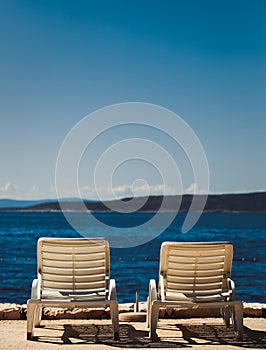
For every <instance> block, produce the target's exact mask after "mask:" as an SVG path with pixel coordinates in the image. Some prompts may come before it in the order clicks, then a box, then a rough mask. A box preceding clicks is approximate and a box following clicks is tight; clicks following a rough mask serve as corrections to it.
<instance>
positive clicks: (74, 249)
mask: <svg viewBox="0 0 266 350" xmlns="http://www.w3.org/2000/svg"><path fill="white" fill-rule="evenodd" d="M42 252H44V253H56V254H71V253H75V254H91V253H102V252H105V246H103V245H102V246H99V245H91V246H83V245H82V246H58V245H45V244H44V245H43V246H42Z"/></svg>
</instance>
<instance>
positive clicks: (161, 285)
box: [158, 274, 165, 300]
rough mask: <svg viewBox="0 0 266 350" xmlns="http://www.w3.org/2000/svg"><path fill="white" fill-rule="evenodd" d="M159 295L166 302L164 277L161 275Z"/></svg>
mask: <svg viewBox="0 0 266 350" xmlns="http://www.w3.org/2000/svg"><path fill="white" fill-rule="evenodd" d="M158 293H159V295H160V297H161V299H162V300H164V299H165V294H164V277H163V275H161V274H160V275H159V285H158Z"/></svg>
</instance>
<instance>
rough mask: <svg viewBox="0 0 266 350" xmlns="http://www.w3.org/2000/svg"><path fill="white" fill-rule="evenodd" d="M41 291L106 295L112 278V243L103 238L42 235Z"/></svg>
mask: <svg viewBox="0 0 266 350" xmlns="http://www.w3.org/2000/svg"><path fill="white" fill-rule="evenodd" d="M37 249H38V251H37V254H38V273H39V275H41V276H40V277H41V292H42V294H43V295H45V294H49V293H50V294H51V293H54V294H55V293H57V292H58V293H61V294H63V295H64V294H66V295H67V294H75V295H79V294H80V295H82V294H83V295H86V294H87V295H88V294H95V295H96V296H101V297H103V296H105V295H106V292H107V290H108V288H109V279H110V250H109V244H108V242H107V241H106V240H103V239H86V238H80V239H79V238H77V239H76V238H40V239H39V241H38V248H37Z"/></svg>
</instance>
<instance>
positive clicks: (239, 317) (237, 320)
mask: <svg viewBox="0 0 266 350" xmlns="http://www.w3.org/2000/svg"><path fill="white" fill-rule="evenodd" d="M234 327H235V332H236V337H237V339H239V340H242V339H243V304H242V303H235V305H234Z"/></svg>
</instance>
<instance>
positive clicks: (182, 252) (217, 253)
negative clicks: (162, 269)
mask: <svg viewBox="0 0 266 350" xmlns="http://www.w3.org/2000/svg"><path fill="white" fill-rule="evenodd" d="M168 254H169V255H175V256H183V257H189V256H191V257H199V256H206V257H212V256H217V257H218V256H224V254H225V250H224V249H222V250H220V249H215V250H214V249H211V250H204V249H200V250H193V249H186V250H185V249H184V250H181V249H169V251H168Z"/></svg>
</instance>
